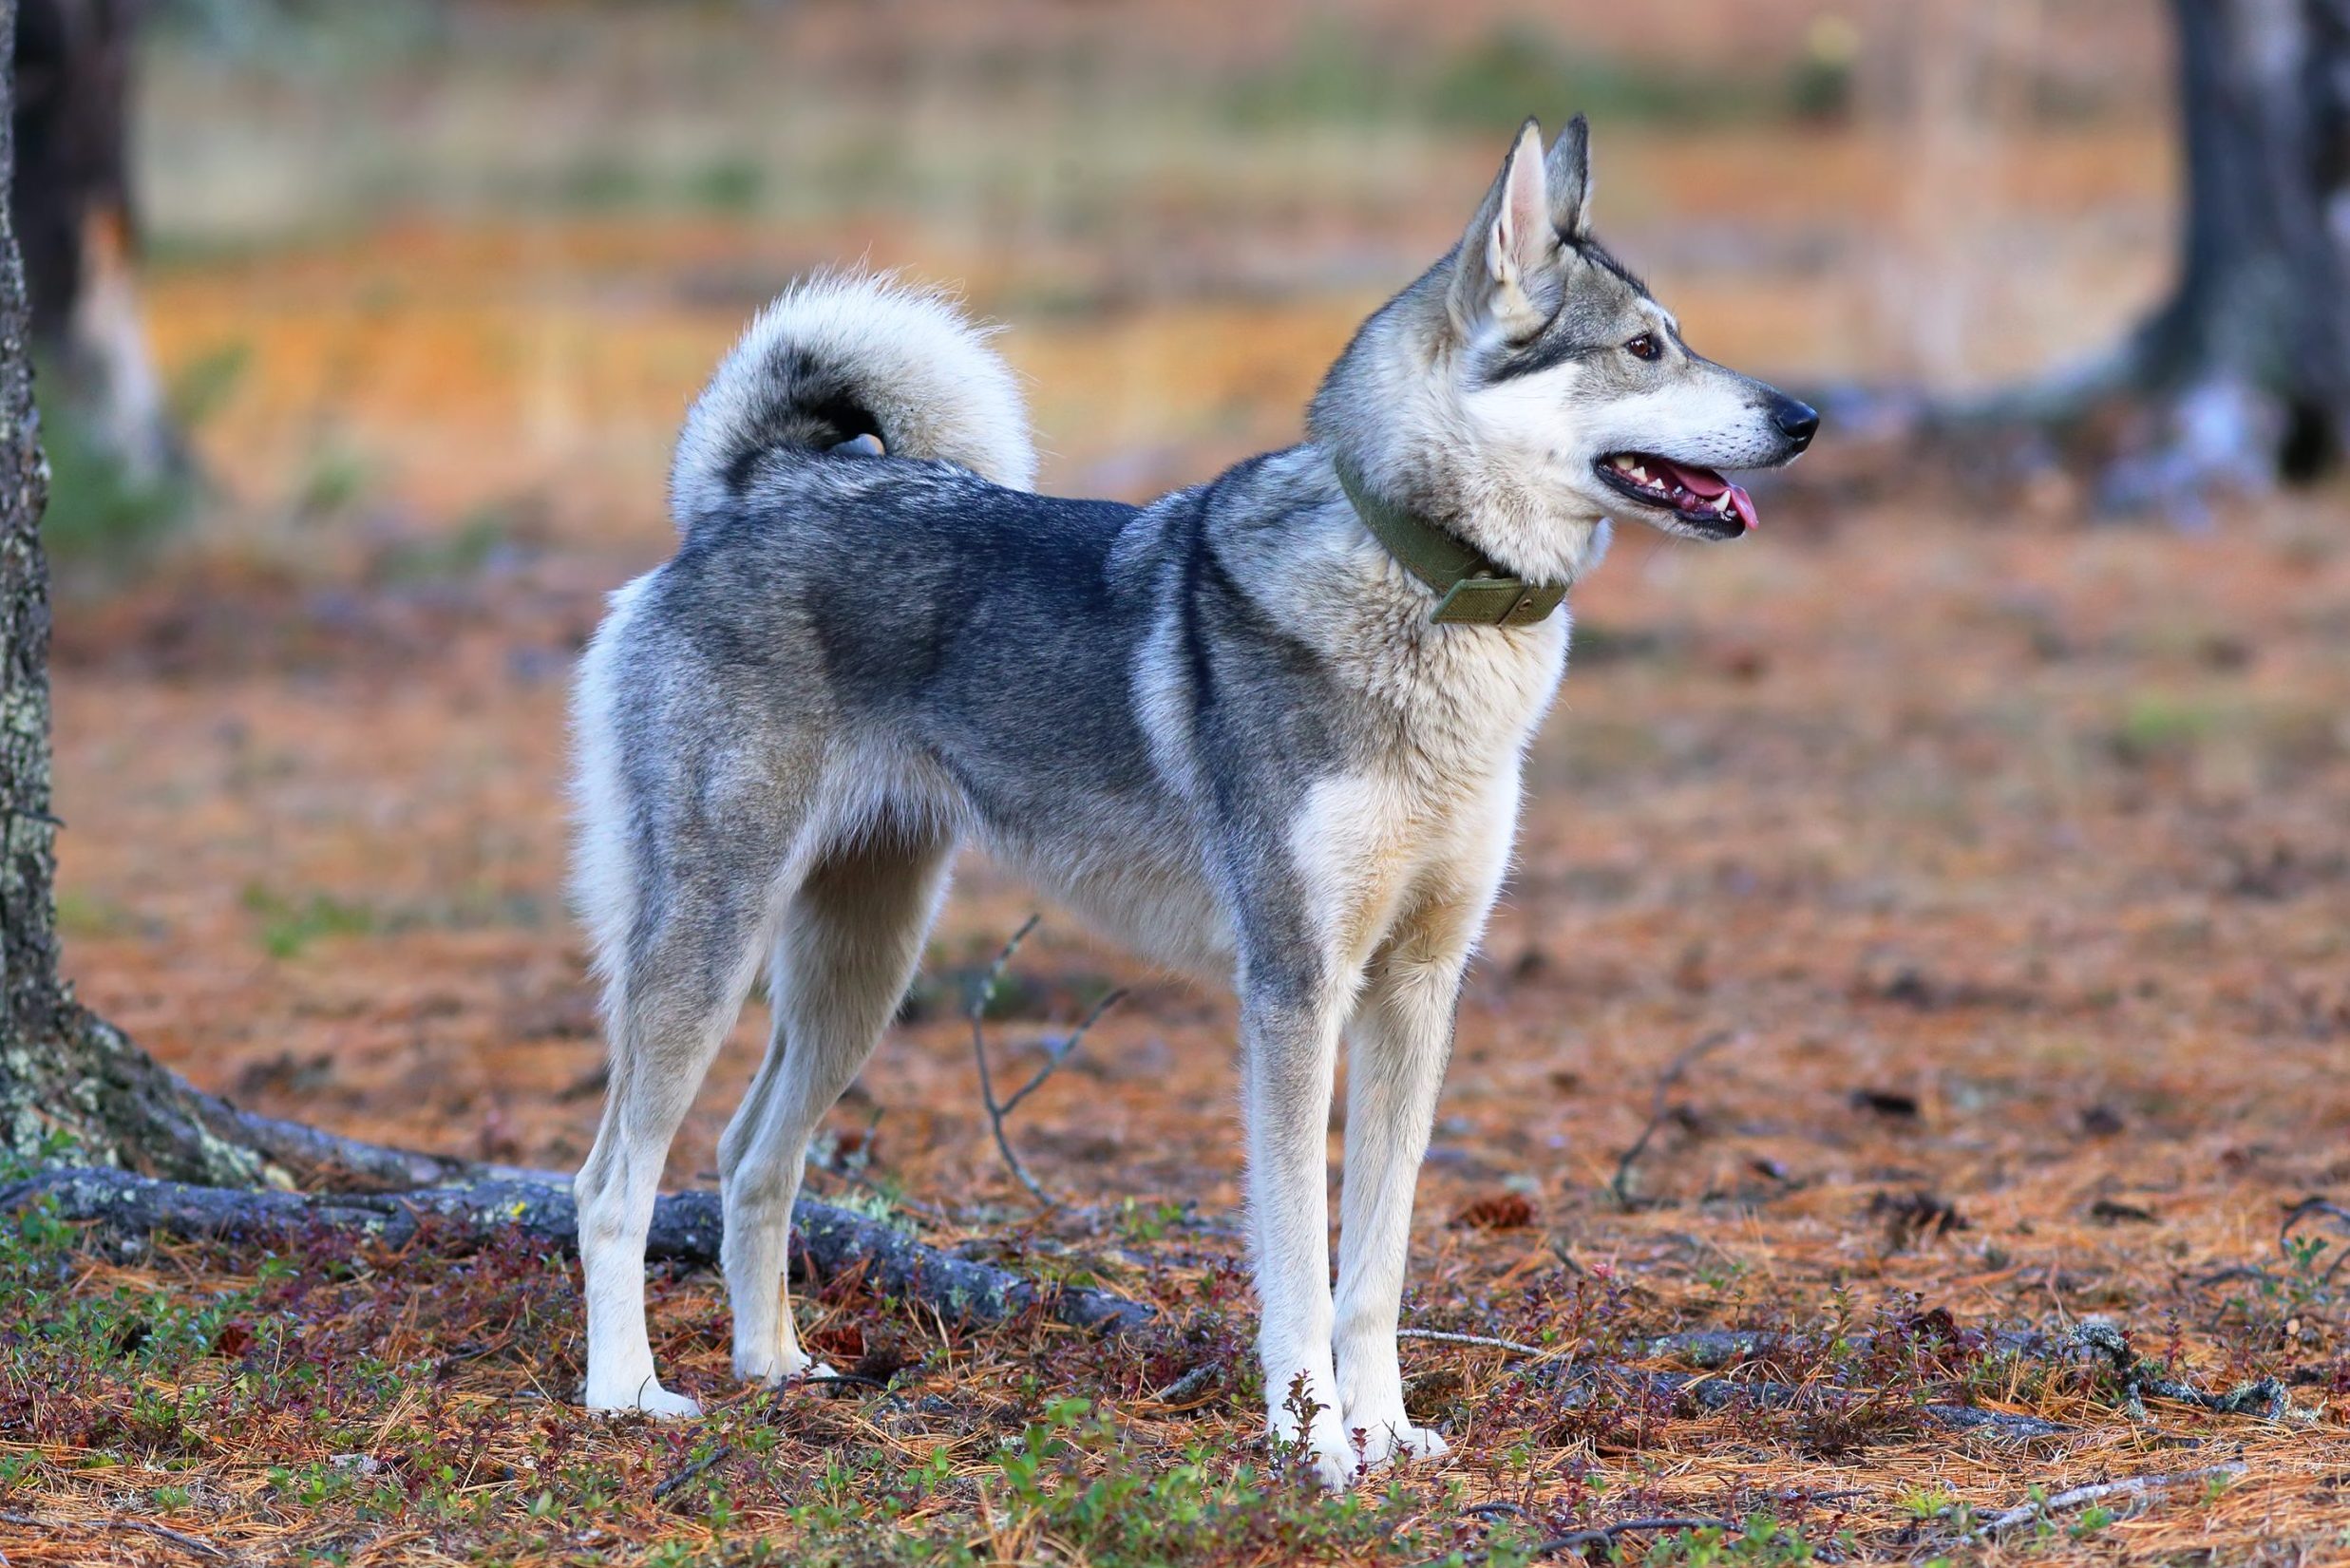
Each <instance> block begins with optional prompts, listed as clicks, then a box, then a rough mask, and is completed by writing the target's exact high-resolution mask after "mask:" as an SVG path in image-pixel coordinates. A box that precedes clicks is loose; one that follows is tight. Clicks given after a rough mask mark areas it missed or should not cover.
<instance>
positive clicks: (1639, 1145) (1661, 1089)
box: [1607, 1029, 1733, 1209]
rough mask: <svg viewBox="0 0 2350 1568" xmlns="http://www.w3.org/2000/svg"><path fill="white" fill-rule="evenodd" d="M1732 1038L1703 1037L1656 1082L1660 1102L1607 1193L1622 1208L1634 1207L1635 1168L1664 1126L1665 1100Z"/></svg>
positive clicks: (1723, 1034) (1726, 1033)
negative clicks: (1701, 1061)
mask: <svg viewBox="0 0 2350 1568" xmlns="http://www.w3.org/2000/svg"><path fill="white" fill-rule="evenodd" d="M1732 1038H1733V1035H1732V1033H1731V1031H1730V1030H1726V1029H1725V1030H1715V1031H1714V1032H1713V1033H1711V1034H1708V1035H1704V1036H1701V1037H1700V1038H1699V1039H1697V1040H1696V1042H1695V1043H1694V1044H1692V1045H1690V1046H1688V1047H1686V1048H1684V1049H1683V1050H1682V1051H1681V1053H1680V1054H1679V1055H1678V1056H1676V1057H1675V1058H1673V1060H1672V1062H1671V1063H1670V1064H1668V1065H1667V1066H1666V1067H1665V1069H1664V1076H1662V1077H1661V1078H1658V1080H1657V1100H1656V1104H1655V1105H1653V1106H1652V1107H1651V1108H1650V1110H1649V1113H1648V1125H1646V1126H1644V1127H1642V1128H1641V1129H1640V1135H1639V1137H1638V1138H1636V1139H1634V1140H1633V1142H1632V1146H1631V1147H1630V1148H1628V1149H1626V1150H1624V1152H1623V1158H1622V1159H1621V1160H1619V1161H1617V1162H1616V1177H1615V1180H1614V1181H1610V1182H1608V1184H1607V1190H1608V1191H1609V1192H1610V1193H1613V1194H1614V1195H1615V1199H1616V1201H1617V1203H1618V1204H1619V1205H1620V1206H1621V1207H1623V1208H1627V1209H1628V1208H1630V1207H1631V1206H1632V1167H1633V1166H1634V1165H1636V1164H1638V1163H1639V1158H1640V1156H1641V1155H1643V1154H1645V1153H1647V1152H1648V1141H1649V1140H1650V1139H1652V1138H1654V1137H1656V1136H1657V1129H1658V1127H1661V1126H1663V1125H1664V1119H1665V1112H1666V1106H1665V1101H1666V1098H1667V1097H1668V1096H1669V1095H1671V1094H1672V1092H1673V1089H1674V1087H1675V1086H1677V1084H1679V1083H1680V1081H1681V1078H1682V1075H1683V1074H1685V1073H1687V1072H1688V1071H1689V1069H1690V1068H1691V1067H1693V1066H1695V1065H1696V1061H1697V1059H1698V1058H1699V1057H1701V1056H1704V1055H1705V1054H1706V1053H1707V1052H1709V1051H1713V1050H1716V1049H1719V1048H1721V1047H1723V1046H1725V1045H1727V1044H1729V1043H1730V1041H1731V1039H1732Z"/></svg>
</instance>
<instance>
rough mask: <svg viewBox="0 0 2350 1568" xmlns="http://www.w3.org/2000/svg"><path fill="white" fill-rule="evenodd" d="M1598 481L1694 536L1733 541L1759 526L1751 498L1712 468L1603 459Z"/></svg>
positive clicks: (1629, 456) (1648, 456)
mask: <svg viewBox="0 0 2350 1568" xmlns="http://www.w3.org/2000/svg"><path fill="white" fill-rule="evenodd" d="M1598 467H1599V471H1600V477H1601V479H1603V480H1605V481H1607V482H1608V483H1610V484H1612V485H1614V486H1615V487H1616V488H1617V489H1619V490H1621V491H1622V492H1623V493H1624V494H1625V495H1627V496H1630V497H1631V498H1632V499H1633V500H1635V501H1640V502H1643V503H1644V504H1646V505H1649V506H1655V507H1658V508H1661V509H1662V510H1664V511H1667V512H1670V513H1672V514H1673V515H1674V516H1675V517H1676V518H1677V519H1679V520H1681V521H1682V522H1685V523H1688V524H1689V525H1690V526H1691V527H1693V528H1696V530H1697V531H1698V532H1700V533H1703V534H1708V535H1711V536H1713V537H1714V538H1725V539H1727V538H1737V537H1738V536H1739V535H1740V534H1743V533H1745V532H1746V531H1747V530H1748V529H1750V528H1754V527H1758V526H1760V525H1761V522H1762V519H1761V518H1760V517H1758V516H1756V515H1755V511H1754V501H1753V497H1751V496H1749V495H1748V494H1747V493H1746V491H1745V490H1743V489H1742V488H1740V487H1739V486H1737V485H1735V484H1733V483H1731V482H1729V481H1728V480H1726V479H1724V478H1722V477H1721V475H1719V474H1717V473H1715V471H1714V470H1713V469H1711V468H1700V467H1698V466H1696V464H1695V463H1675V462H1674V461H1673V460H1672V459H1671V458H1660V457H1657V456H1655V455H1654V454H1652V453H1648V452H1618V453H1617V454H1616V455H1615V456H1614V457H1609V458H1601V460H1600V462H1599V463H1598Z"/></svg>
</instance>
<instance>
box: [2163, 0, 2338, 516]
mask: <svg viewBox="0 0 2350 1568" xmlns="http://www.w3.org/2000/svg"><path fill="white" fill-rule="evenodd" d="M2171 9H2172V10H2173V13H2174V14H2175V16H2176V18H2177V23H2178V50H2179V92H2180V114H2181V119H2182V122H2183V123H2184V127H2185V132H2186V142H2187V146H2186V153H2187V215H2186V223H2185V246H2184V252H2183V255H2182V257H2181V264H2180V269H2179V284H2178V291H2177V293H2175V294H2173V295H2172V296H2171V298H2170V302H2169V303H2168V304H2166V305H2165V306H2163V307H2162V309H2161V310H2159V311H2157V312H2155V313H2154V315H2153V316H2152V317H2151V318H2150V319H2149V320H2148V321H2147V323H2146V325H2145V326H2144V328H2143V329H2141V331H2140V333H2139V338H2138V343H2137V345H2136V355H2137V359H2138V369H2139V371H2140V374H2141V376H2142V378H2143V379H2144V381H2145V382H2146V383H2147V384H2148V385H2150V386H2151V387H2153V388H2155V389H2156V390H2158V391H2168V392H2173V393H2178V392H2189V391H2192V390H2193V389H2195V388H2197V387H2203V386H2208V385H2210V384H2212V383H2214V382H2225V381H2232V382H2235V383H2237V384H2239V385H2241V386H2242V387H2246V389H2248V391H2249V392H2250V393H2251V394H2252V395H2253V396H2254V397H2256V398H2258V399H2261V400H2264V401H2265V402H2266V403H2268V404H2269V405H2271V407H2270V409H2269V434H2270V436H2271V437H2272V439H2273V442H2274V444H2273V446H2272V448H2271V452H2270V457H2271V465H2272V467H2274V468H2275V469H2277V470H2278V471H2280V472H2282V473H2284V474H2285V475H2286V477H2291V478H2302V477H2306V476H2307V475H2309V474H2312V473H2315V472H2317V471H2318V470H2319V469H2321V468H2323V467H2326V466H2329V465H2330V464H2331V463H2333V462H2334V461H2336V460H2337V459H2339V458H2340V457H2341V454H2342V452H2343V451H2344V450H2345V441H2346V439H2350V0H2172V8H2171Z"/></svg>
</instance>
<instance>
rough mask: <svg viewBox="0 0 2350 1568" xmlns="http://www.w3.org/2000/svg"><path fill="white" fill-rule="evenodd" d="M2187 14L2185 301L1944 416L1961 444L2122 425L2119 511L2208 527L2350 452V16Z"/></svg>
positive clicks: (2194, 3)
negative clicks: (2100, 351)
mask: <svg viewBox="0 0 2350 1568" xmlns="http://www.w3.org/2000/svg"><path fill="white" fill-rule="evenodd" d="M2170 9H2171V14H2172V18H2173V20H2174V23H2175V28H2176V43H2177V48H2178V74H2177V82H2178V93H2179V123H2180V129H2181V133H2182V140H2183V142H2184V152H2185V160H2184V161H2185V166H2186V172H2187V188H2186V191H2185V193H2184V196H2185V212H2184V221H2183V223H2182V225H2181V245H2180V256H2179V270H2178V282H2177V284H2176V286H2175V288H2174V290H2173V292H2172V293H2171V295H2170V298H2169V299H2168V300H2166V301H2165V302H2164V303H2163V304H2162V305H2161V306H2159V307H2158V308H2156V309H2155V310H2154V311H2153V312H2151V313H2150V314H2149V315H2148V317H2147V318H2146V320H2145V321H2144V322H2143V323H2141V324H2140V326H2139V327H2138V329H2137V330H2136V331H2134V332H2132V334H2131V335H2130V336H2129V337H2128V338H2127V339H2126V340H2125V341H2124V342H2123V343H2122V344H2121V345H2119V346H2118V347H2117V348H2116V349H2115V350H2114V351H2113V352H2112V353H2111V354H2109V355H2107V356H2106V357H2105V358H2104V359H2103V360H2101V361H2099V362H2097V363H2095V364H2094V365H2091V366H2088V367H2085V368H2079V369H2076V370H2074V371H2071V372H2068V373H2060V374H2058V375H2056V376H2054V377H2052V378H2050V379H2049V380H2047V381H2044V382H2041V383H2038V384H2036V385H2031V386H2027V387H2020V388H2015V389H2011V390H2009V391H2007V392H2003V393H1999V394H1994V395H1993V396H1992V397H1990V398H1988V399H1985V400H1983V401H1981V402H1980V403H1977V404H1974V405H1971V406H1967V405H1961V406H1956V407H1953V408H1950V409H1947V410H1946V412H1948V413H1949V414H1950V415H1951V416H1952V424H1953V425H1954V426H1955V427H1957V428H1959V429H1961V430H1963V429H1966V428H1970V427H1973V428H1982V427H1989V428H1997V427H1999V426H2000V425H2007V424H2011V423H2022V424H2027V425H2053V426H2060V427H2075V428H2078V427H2082V426H2083V425H2085V424H2086V423H2089V422H2091V420H2092V416H2104V417H2103V420H2102V423H2103V425H2104V426H2105V431H2106V435H2107V438H2108V440H2109V441H2110V445H2109V446H2108V450H2107V451H2106V453H2105V454H2104V455H2105V456H2107V457H2110V458H2112V460H2113V461H2112V464H2111V466H2110V467H2109V468H2107V469H2106V471H2105V474H2104V477H2103V480H2102V482H2101V494H2100V497H2099V500H2100V502H2101V504H2102V506H2103V507H2104V508H2105V509H2106V510H2109V511H2121V512H2132V511H2147V510H2155V509H2160V510H2169V511H2171V512H2173V513H2174V514H2177V513H2181V512H2185V513H2186V514H2188V515H2192V514H2193V513H2194V512H2195V510H2196V509H2197V508H2198V507H2199V505H2200V497H2202V496H2203V495H2204V494H2206V493H2208V492H2209V491H2212V490H2214V489H2236V490H2247V491H2259V490H2263V489H2266V488H2268V487H2270V486H2272V485H2274V484H2275V483H2276V482H2279V481H2281V480H2282V481H2285V482H2301V481H2305V480H2309V479H2313V478H2316V477H2317V476H2319V475H2321V474H2322V473H2324V472H2326V471H2328V470H2329V469H2331V468H2333V467H2334V466H2335V465H2336V464H2337V463H2340V462H2341V459H2342V457H2343V456H2344V455H2345V453H2350V0H2171V7H2170ZM2115 413H2119V414H2121V415H2122V416H2123V417H2122V418H2120V419H2118V420H2116V419H2113V417H2112V416H2113V415H2114V414H2115Z"/></svg>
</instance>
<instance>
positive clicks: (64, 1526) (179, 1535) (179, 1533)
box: [0, 1509, 228, 1562]
mask: <svg viewBox="0 0 2350 1568" xmlns="http://www.w3.org/2000/svg"><path fill="white" fill-rule="evenodd" d="M0 1524H21V1525H23V1526H24V1527H25V1528H26V1529H28V1530H93V1531H95V1530H136V1531H138V1532H139V1533H140V1534H141V1535H144V1536H154V1537H156V1538H158V1539H159V1540H168V1541H170V1542H171V1543H172V1544H173V1545H175V1546H181V1547H185V1548H186V1549H187V1550H188V1551H191V1552H194V1553H195V1554H196V1555H197V1556H199V1557H205V1558H212V1559H216V1560H218V1561H222V1562H225V1561H227V1560H228V1553H226V1552H224V1551H222V1550H221V1549H220V1548H219V1547H218V1546H215V1545H214V1544H213V1543H212V1542H211V1541H209V1540H205V1539H204V1538H203V1537H201V1536H192V1535H189V1534H188V1533H187V1532H185V1531H183V1530H175V1529H173V1528H172V1527H171V1526H170V1525H168V1524H150V1523H148V1522H147V1521H145V1520H143V1519H123V1518H122V1517H120V1516H117V1517H115V1518H113V1519H43V1518H42V1517H40V1516H39V1515H38V1514H20V1513H17V1512H15V1511H13V1510H10V1509H0Z"/></svg>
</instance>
